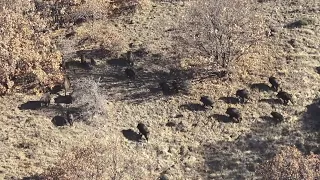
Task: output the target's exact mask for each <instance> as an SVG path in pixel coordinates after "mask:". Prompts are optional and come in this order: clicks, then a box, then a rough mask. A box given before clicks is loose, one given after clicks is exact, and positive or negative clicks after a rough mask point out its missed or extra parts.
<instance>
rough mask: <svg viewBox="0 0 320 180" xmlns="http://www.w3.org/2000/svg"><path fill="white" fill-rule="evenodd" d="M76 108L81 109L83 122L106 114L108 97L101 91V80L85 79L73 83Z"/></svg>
mask: <svg viewBox="0 0 320 180" xmlns="http://www.w3.org/2000/svg"><path fill="white" fill-rule="evenodd" d="M73 89H74V91H73V96H74V98H75V101H74V103H73V105H74V106H76V107H79V108H80V111H81V114H80V117H81V118H82V119H83V120H90V119H92V118H93V117H94V116H95V115H104V114H105V113H106V107H105V106H106V99H107V98H106V97H105V95H104V94H103V92H102V91H101V88H100V82H99V79H98V80H95V79H93V77H85V78H80V79H77V80H75V82H73Z"/></svg>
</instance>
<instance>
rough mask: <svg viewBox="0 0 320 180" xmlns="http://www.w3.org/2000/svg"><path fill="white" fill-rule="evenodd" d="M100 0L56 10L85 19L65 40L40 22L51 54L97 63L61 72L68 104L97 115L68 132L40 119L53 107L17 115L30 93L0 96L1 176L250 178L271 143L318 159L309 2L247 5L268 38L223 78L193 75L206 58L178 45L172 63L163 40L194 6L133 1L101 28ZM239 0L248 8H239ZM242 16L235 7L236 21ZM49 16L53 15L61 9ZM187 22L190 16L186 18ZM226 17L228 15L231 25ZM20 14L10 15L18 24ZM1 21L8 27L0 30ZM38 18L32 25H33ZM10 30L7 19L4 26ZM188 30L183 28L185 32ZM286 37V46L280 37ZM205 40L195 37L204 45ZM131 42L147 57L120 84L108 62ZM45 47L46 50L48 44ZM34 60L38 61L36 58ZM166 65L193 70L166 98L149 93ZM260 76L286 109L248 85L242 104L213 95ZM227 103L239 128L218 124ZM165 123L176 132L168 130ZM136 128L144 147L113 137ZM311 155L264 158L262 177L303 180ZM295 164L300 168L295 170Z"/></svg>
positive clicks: (314, 41) (170, 45) (117, 69)
mask: <svg viewBox="0 0 320 180" xmlns="http://www.w3.org/2000/svg"><path fill="white" fill-rule="evenodd" d="M46 2H51V1H46ZM64 2H69V1H64ZM70 2H71V1H70ZM90 2H92V3H93V4H90ZM108 2H109V1H98V0H95V1H86V2H85V3H74V4H73V5H70V9H67V11H68V12H74V15H75V16H73V15H72V14H73V13H71V14H70V15H72V16H73V17H75V18H76V17H78V15H77V14H80V15H81V14H82V13H84V14H85V15H86V14H87V15H88V17H89V18H88V19H87V20H88V21H85V22H83V23H80V24H77V25H75V26H73V25H72V23H70V24H67V25H68V26H70V29H69V27H68V29H67V31H70V30H72V31H73V30H74V31H75V32H76V33H75V35H74V36H73V37H70V38H66V37H65V31H66V29H63V28H62V29H58V30H55V28H54V27H51V26H47V22H50V21H51V20H52V19H50V17H49V18H46V19H42V20H43V23H44V25H45V26H47V27H48V28H49V36H50V37H49V36H48V38H49V39H50V42H53V39H54V40H57V41H58V42H59V43H60V44H59V50H60V52H62V55H63V58H64V59H67V60H70V61H74V62H75V64H76V62H77V61H78V60H79V59H78V57H75V56H73V55H74V54H78V51H79V50H80V51H81V52H85V53H87V54H86V55H87V56H86V57H87V58H91V57H93V58H95V59H97V64H98V65H97V66H95V67H94V68H93V69H92V70H83V69H81V68H80V67H76V66H71V68H70V69H69V70H67V73H68V75H69V76H70V79H71V84H72V87H73V89H74V90H75V91H74V95H76V96H77V101H75V102H74V104H72V105H70V106H71V107H72V106H74V107H75V108H77V107H79V106H82V105H88V106H84V107H83V109H82V112H84V113H85V114H89V116H91V115H92V114H94V113H96V114H100V115H99V116H94V118H92V119H90V120H91V121H90V123H83V121H80V122H75V123H74V124H73V126H63V127H55V126H54V125H53V124H52V123H51V120H52V119H53V117H55V116H57V115H58V116H59V115H62V114H59V113H60V112H59V111H57V110H60V109H61V108H62V109H63V107H62V106H61V105H56V104H53V103H51V104H50V106H49V107H48V108H43V109H42V110H20V109H18V108H17V107H18V106H20V105H21V104H23V103H25V102H27V101H34V100H38V99H39V97H38V96H34V95H33V96H31V95H26V94H14V95H11V96H4V97H0V98H1V102H6V103H0V114H1V117H0V127H2V129H1V131H0V146H1V147H2V148H1V149H0V179H12V178H15V177H17V178H23V177H29V176H32V175H34V174H42V175H46V176H47V177H49V176H51V177H57V178H58V179H64V178H65V179H143V180H144V179H145V180H149V179H157V178H158V177H159V176H160V175H161V174H164V175H166V176H168V177H169V178H170V179H181V180H182V179H256V178H261V176H259V174H258V173H256V172H255V171H256V166H257V165H258V164H260V163H262V164H263V162H265V161H266V160H269V158H272V157H273V155H274V153H275V152H277V151H276V150H277V149H278V148H279V147H281V146H282V145H285V146H293V145H296V146H297V147H298V146H299V150H301V151H302V152H304V153H309V152H310V151H312V152H315V154H316V153H318V152H319V142H320V139H319V132H318V130H317V131H315V130H313V129H311V128H309V127H310V126H312V124H311V122H312V121H313V120H315V121H316V120H317V119H319V118H318V117H319V115H318V112H319V107H318V106H317V105H315V104H314V102H313V100H317V99H319V97H320V93H319V83H318V82H320V76H319V74H317V73H316V71H314V67H315V66H320V64H319V57H320V56H319V53H318V45H319V42H320V39H319V36H317V32H318V30H319V27H318V26H315V25H316V24H318V23H319V19H320V18H319V17H318V14H319V13H317V14H316V13H315V11H312V9H314V10H317V9H316V8H315V7H318V6H319V3H316V2H315V1H304V0H302V1H290V2H288V1H276V2H275V1H267V2H263V3H260V4H255V5H256V7H255V8H256V9H255V11H257V12H260V13H261V14H260V15H261V17H263V18H264V20H265V22H266V23H268V25H272V28H273V29H272V31H271V30H270V32H272V33H271V34H273V36H268V37H267V38H269V40H270V41H263V42H260V43H259V44H258V45H257V46H255V47H254V48H252V49H251V51H250V52H249V53H248V54H246V56H242V57H241V58H240V60H239V61H236V62H235V63H234V64H232V65H231V66H230V68H233V69H234V71H233V72H232V74H230V76H229V77H228V78H225V79H219V78H217V76H216V75H214V74H213V73H212V71H213V70H215V69H206V68H202V67H206V65H207V64H204V62H208V63H210V61H209V60H210V59H208V58H203V57H201V58H198V57H196V54H193V53H191V54H188V51H187V50H186V49H184V48H185V46H182V45H181V44H178V45H181V47H182V49H183V50H185V51H183V52H182V53H185V54H186V55H187V56H189V57H188V59H187V58H185V59H183V61H184V62H181V59H180V57H179V55H180V54H179V53H181V52H175V50H176V49H175V48H174V47H175V46H176V45H177V44H176V41H173V40H172V36H175V38H176V39H175V40H177V39H179V38H180V37H179V36H180V35H181V34H174V33H170V32H172V31H173V30H174V29H175V28H176V27H178V22H179V21H178V19H181V17H180V16H181V15H185V14H186V13H185V12H186V11H185V10H190V9H189V8H191V7H190V4H191V5H197V6H199V7H203V4H201V5H199V3H198V4H196V3H195V2H192V1H184V3H165V2H159V1H148V0H145V1H139V2H140V3H141V6H142V8H141V9H139V11H136V13H134V14H129V16H123V15H124V14H125V13H124V14H122V13H121V15H120V16H113V19H112V20H110V21H109V19H108V18H106V17H108V13H110V11H106V12H104V9H105V8H109V5H108V4H107V3H108ZM117 2H118V1H117ZM119 2H120V1H119ZM218 2H221V1H218ZM226 2H230V1H226ZM246 2H248V1H245V2H244V3H246ZM94 3H96V4H94ZM101 3H106V4H101ZM239 3H240V4H241V2H239ZM222 4H223V5H228V6H229V5H230V6H231V9H232V10H234V12H237V10H238V9H235V7H234V6H233V5H232V4H224V3H223V2H222ZM100 5H101V6H100ZM97 6H99V7H97ZM26 7H28V6H27V5H26ZM67 7H68V6H67ZM249 7H250V6H249ZM95 8H97V11H95ZM99 8H101V9H99ZM193 8H197V7H193ZM193 8H191V9H193ZM210 8H213V7H210V6H208V7H203V8H202V9H200V10H201V11H200V13H201V12H202V13H203V14H202V15H205V14H206V13H207V11H205V10H208V9H210ZM251 8H252V7H250V8H249V9H251ZM17 9H19V8H17ZM86 9H87V10H88V11H86ZM239 9H241V8H239ZM244 10H245V11H244V12H243V13H244V14H246V13H247V10H248V9H244ZM22 11H24V10H22ZM22 11H21V12H22ZM289 11H290V13H289ZM189 12H190V11H189ZM215 12H218V11H215ZM234 12H233V13H234ZM11 13H13V14H14V12H12V11H11V10H8V11H7V15H10V14H11ZM95 13H96V14H95ZM104 13H106V14H104ZM224 13H227V12H224ZM244 14H242V12H240V15H244ZM60 15H62V17H64V16H63V14H60ZM92 15H93V16H92ZM105 15H106V16H105ZM192 15H194V14H191V13H190V16H192ZM233 15H234V14H233ZM18 17H19V18H20V19H22V20H23V19H25V18H28V16H27V17H25V16H23V15H21V14H20V15H19V16H18ZM36 17H38V16H35V18H36ZM44 17H48V16H44ZM232 17H234V16H231V19H232ZM240 17H242V16H240ZM304 17H307V18H309V17H312V19H314V22H313V24H306V25H303V26H301V27H300V28H295V29H290V28H283V27H284V26H285V25H286V24H288V23H290V22H294V21H295V20H298V19H303V18H304ZM2 18H4V17H2ZM7 18H11V17H7ZM19 18H16V19H17V20H20V19H19ZM104 18H106V19H104ZM200 18H201V17H200ZM36 19H37V18H36ZM66 19H68V18H66ZM70 19H73V20H74V18H70ZM97 19H98V20H97ZM47 20H48V21H47ZM216 20H222V21H223V20H224V18H223V17H219V16H218V17H217V19H216ZM227 20H228V19H227ZM68 21H69V20H67V22H68ZM10 22H12V21H10ZM10 22H9V21H8V23H9V25H10ZM22 22H23V21H22ZM35 22H38V21H37V20H35ZM206 22H208V21H206ZM240 22H241V21H240ZM253 22H254V21H252V23H253ZM41 23H42V21H41V22H38V24H41ZM179 23H180V22H179ZM250 23H251V22H250ZM250 23H249V25H251V24H250ZM222 24H223V23H222ZM222 24H221V25H222ZM16 25H17V24H14V23H13V24H12V26H13V27H16ZM22 25H24V23H22ZM71 25H72V26H71ZM188 25H190V24H188ZM204 25H207V24H206V23H205V24H204ZM8 27H10V26H8ZM27 27H29V26H27ZM35 27H37V26H35ZM191 27H192V26H191V25H190V27H189V28H191ZM197 27H199V28H200V27H201V26H200V25H199V26H197ZM204 27H206V26H204ZM243 28H244V29H245V28H249V27H246V26H244V27H243ZM1 30H2V29H1ZM195 30H196V31H198V32H207V31H202V30H201V28H200V30H201V31H200V30H199V29H197V28H195ZM249 30H250V29H249ZM51 31H52V32H51ZM22 32H23V31H22ZM227 32H228V31H227ZM259 32H260V31H259ZM192 33H194V32H192ZM244 33H246V32H244ZM45 34H46V33H44V34H42V35H45ZM249 34H250V33H249ZM20 35H24V33H20V32H17V33H15V36H18V37H20ZM28 35H29V34H28ZM35 35H39V34H37V33H35ZM28 37H29V36H28ZM39 37H42V36H41V35H39ZM204 37H205V36H203V38H204ZM208 37H210V36H208ZM291 39H295V41H290V40H291ZM23 42H24V41H23ZM36 42H38V41H36ZM205 42H206V41H202V43H204V44H206V43H205ZM212 42H214V41H210V42H208V46H209V45H210V46H212V47H213V48H215V46H214V44H212ZM288 42H294V44H293V45H291V44H290V43H288ZM130 43H133V45H134V47H133V48H131V50H133V51H134V50H136V49H138V48H139V47H146V49H147V53H146V55H144V56H142V57H138V56H135V58H136V59H135V65H134V67H133V68H135V70H137V79H136V80H134V81H133V80H128V79H125V78H122V77H123V76H124V74H123V68H124V67H123V66H121V65H115V64H111V63H110V62H111V61H112V62H117V61H118V59H117V57H118V56H119V55H121V53H124V52H126V51H127V50H128V46H127V45H128V44H130ZM210 43H211V44H210ZM40 44H41V43H40ZM1 45H2V44H1ZM193 45H194V46H193V47H194V48H196V47H197V46H195V45H196V44H193ZM245 45H246V47H247V44H245ZM57 46H58V45H57ZM34 47H38V45H34ZM45 47H49V49H50V47H51V44H50V43H49V44H48V46H45ZM199 47H200V46H199ZM41 48H43V47H42V46H41ZM97 49H98V50H100V49H102V50H103V51H104V50H106V51H111V52H112V53H111V54H108V53H107V54H106V55H105V56H101V57H99V56H96V55H97V54H95V53H96V52H97V51H95V50H97ZM209 49H210V48H209ZM26 50H29V51H30V52H31V54H32V52H33V51H32V50H30V49H28V48H26ZM50 50H51V49H50ZM200 50H201V49H200ZM200 50H199V49H196V51H200ZM1 51H2V50H1ZM19 52H20V51H19ZM45 52H51V51H45ZM53 52H56V51H53ZM98 52H100V51H98ZM113 53H114V54H113ZM22 54H26V53H25V52H23V53H22ZM193 55H194V56H193ZM114 58H116V59H114ZM42 59H45V60H47V59H46V56H44V57H43V58H42ZM57 59H59V60H60V59H61V58H60V57H59V58H57ZM51 60H52V59H51ZM119 61H120V60H119ZM175 62H180V64H184V63H185V64H187V65H186V68H185V69H183V71H186V72H188V71H194V72H195V73H194V76H192V77H191V76H190V77H183V78H186V79H188V80H189V82H190V84H191V86H192V90H191V91H190V93H189V94H188V95H184V94H180V95H177V96H170V97H166V96H163V95H162V94H161V93H158V92H151V90H153V89H155V87H157V85H158V80H159V78H162V77H163V76H165V77H168V78H175V77H171V76H170V73H166V72H168V69H169V68H170V67H172V66H173V65H175ZM229 65H230V64H229ZM168 67H169V68H168ZM194 67H200V68H199V69H197V68H194ZM174 71H177V72H174V73H173V74H175V73H176V74H179V73H180V72H178V71H179V69H178V70H174ZM168 74H169V75H168ZM270 75H275V76H276V77H279V80H280V82H281V85H282V87H283V88H284V89H285V90H286V91H289V92H290V93H292V94H293V95H294V100H295V102H296V104H294V105H289V106H283V105H281V104H272V103H269V102H261V101H260V100H261V99H273V98H275V93H274V92H271V91H263V90H261V91H259V90H258V89H250V97H251V101H249V102H248V103H247V104H244V105H242V104H232V103H228V102H227V101H224V100H223V99H220V98H221V97H234V93H235V92H236V90H237V89H240V88H248V89H249V88H250V85H251V84H252V83H267V79H268V76H270ZM297 84H298V85H297ZM200 95H208V96H210V97H212V98H213V99H214V101H215V105H214V108H213V109H212V110H209V109H208V110H206V111H201V110H199V111H197V110H194V109H192V108H190V107H192V104H197V103H200V102H199V98H200V97H199V96H200ZM190 104H191V105H190ZM186 105H187V106H186ZM188 105H190V106H188ZM230 106H232V107H236V108H238V109H239V110H240V112H241V114H242V117H243V121H242V122H241V123H227V122H224V121H223V120H224V119H226V118H225V116H224V115H225V111H226V109H227V108H228V107H230ZM183 107H187V108H183ZM188 107H189V108H188ZM275 109H276V110H277V111H279V112H281V113H282V114H283V115H284V116H285V121H284V122H283V123H281V124H278V125H274V124H272V123H271V122H270V121H269V120H270V117H269V116H270V112H271V111H273V110H275ZM84 120H89V119H88V118H84ZM168 121H171V122H174V123H176V124H177V125H176V126H175V127H167V126H166V124H167V122H168ZM138 122H143V123H144V124H146V125H147V127H148V128H149V129H150V132H151V134H150V140H149V141H148V142H137V141H135V140H132V139H130V137H127V136H124V133H123V130H128V131H129V132H131V134H133V136H134V135H136V133H137V132H138V130H137V128H136V126H137V123H138ZM207 146H210V147H207ZM204 150H207V151H205V152H204ZM288 157H291V158H292V157H294V158H295V159H294V160H295V161H290V162H296V164H294V167H293V168H291V170H292V171H290V172H291V174H290V172H289V171H286V170H288V169H286V168H285V165H287V164H289V165H292V164H290V162H288V163H287V162H286V161H285V160H286V159H289V158H288ZM316 158H318V157H317V155H311V156H302V155H301V154H300V153H299V152H298V151H297V150H295V149H291V148H287V149H285V151H283V152H281V153H280V154H279V155H277V156H275V158H274V159H271V160H270V161H269V162H266V163H265V164H264V165H265V166H264V167H265V169H263V168H262V169H261V173H262V171H265V170H268V171H269V170H270V168H271V170H270V171H273V170H275V169H277V170H281V171H282V170H283V172H284V173H283V174H282V176H285V175H287V176H290V175H293V174H294V173H297V174H299V173H300V174H304V175H305V176H303V178H309V177H311V175H312V173H311V170H312V167H309V166H308V163H310V164H312V163H318V160H317V159H316ZM302 164H303V165H302ZM276 167H277V168H276ZM300 167H303V168H302V169H301V171H300V169H299V168H300ZM315 168H317V167H315ZM308 171H310V173H309V172H308ZM292 172H293V173H292ZM286 173H287V174H286ZM308 173H309V174H308ZM306 174H307V175H306ZM276 175H279V174H276ZM299 178H300V177H299Z"/></svg>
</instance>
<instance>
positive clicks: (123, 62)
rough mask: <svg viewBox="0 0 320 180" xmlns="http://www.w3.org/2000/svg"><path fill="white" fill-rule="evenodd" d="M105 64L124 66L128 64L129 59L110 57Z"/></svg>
mask: <svg viewBox="0 0 320 180" xmlns="http://www.w3.org/2000/svg"><path fill="white" fill-rule="evenodd" d="M107 64H109V65H110V66H122V67H126V66H129V65H130V64H129V61H127V60H126V59H125V58H118V59H111V60H109V61H107Z"/></svg>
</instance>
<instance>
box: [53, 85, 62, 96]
mask: <svg viewBox="0 0 320 180" xmlns="http://www.w3.org/2000/svg"><path fill="white" fill-rule="evenodd" d="M62 90H63V86H62V85H55V86H53V88H52V89H51V91H50V93H51V94H58V92H60V91H62Z"/></svg>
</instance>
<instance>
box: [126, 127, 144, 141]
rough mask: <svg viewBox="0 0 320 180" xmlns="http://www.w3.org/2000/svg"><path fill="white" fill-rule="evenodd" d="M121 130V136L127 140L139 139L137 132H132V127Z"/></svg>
mask: <svg viewBox="0 0 320 180" xmlns="http://www.w3.org/2000/svg"><path fill="white" fill-rule="evenodd" d="M121 132H122V134H123V136H124V137H125V138H126V139H128V140H129V141H136V142H138V141H139V140H140V139H141V136H140V135H139V134H138V133H136V132H134V131H133V130H132V129H126V130H122V131H121Z"/></svg>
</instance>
